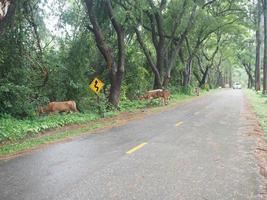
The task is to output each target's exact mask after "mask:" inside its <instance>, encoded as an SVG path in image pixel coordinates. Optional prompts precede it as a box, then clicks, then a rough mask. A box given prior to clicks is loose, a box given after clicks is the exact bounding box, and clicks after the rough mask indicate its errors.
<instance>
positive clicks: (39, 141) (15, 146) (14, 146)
mask: <svg viewBox="0 0 267 200" xmlns="http://www.w3.org/2000/svg"><path fill="white" fill-rule="evenodd" d="M112 123H114V122H104V123H95V124H93V125H90V126H87V127H83V128H79V129H75V130H70V131H64V132H59V133H55V134H53V135H52V134H51V135H44V136H42V137H38V138H30V139H27V140H25V141H23V142H14V143H11V144H7V145H3V146H0V157H1V156H6V155H11V154H14V153H16V152H20V151H25V150H28V149H34V148H36V147H38V146H40V145H44V144H48V143H51V142H54V141H59V140H62V139H64V138H70V137H75V136H79V135H81V134H82V133H86V132H88V131H92V130H95V129H98V128H101V127H104V126H108V125H111V124H112Z"/></svg>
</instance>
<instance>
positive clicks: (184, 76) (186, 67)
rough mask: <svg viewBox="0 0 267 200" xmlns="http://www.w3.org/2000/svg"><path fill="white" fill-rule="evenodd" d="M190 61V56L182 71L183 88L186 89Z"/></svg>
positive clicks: (189, 72)
mask: <svg viewBox="0 0 267 200" xmlns="http://www.w3.org/2000/svg"><path fill="white" fill-rule="evenodd" d="M192 60H193V56H190V58H189V59H188V61H187V63H186V66H185V69H184V71H183V86H184V87H187V86H189V84H190V78H191V71H192Z"/></svg>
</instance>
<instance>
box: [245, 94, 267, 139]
mask: <svg viewBox="0 0 267 200" xmlns="http://www.w3.org/2000/svg"><path fill="white" fill-rule="evenodd" d="M246 94H247V97H248V99H249V101H250V103H251V105H252V108H253V110H254V112H255V113H256V115H257V118H258V121H259V124H260V126H261V127H262V129H263V131H264V133H265V138H266V140H267V95H263V94H261V93H256V92H255V91H253V90H246Z"/></svg>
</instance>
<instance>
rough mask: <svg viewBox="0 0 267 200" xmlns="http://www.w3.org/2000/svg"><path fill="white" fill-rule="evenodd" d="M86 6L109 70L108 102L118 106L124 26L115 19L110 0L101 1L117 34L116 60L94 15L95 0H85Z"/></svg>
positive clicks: (97, 42)
mask: <svg viewBox="0 0 267 200" xmlns="http://www.w3.org/2000/svg"><path fill="white" fill-rule="evenodd" d="M85 4H86V8H87V11H88V15H89V19H90V22H91V24H92V27H91V26H89V29H90V30H91V31H92V33H93V34H94V36H95V41H96V44H97V47H98V49H99V51H100V52H101V53H102V55H103V57H104V59H105V60H106V64H107V66H108V68H109V70H110V80H111V88H110V94H109V102H110V103H111V104H113V105H114V106H116V107H117V106H118V104H119V100H120V88H121V83H122V78H123V74H124V71H125V47H124V28H123V26H122V25H121V24H120V23H119V22H118V21H117V20H116V16H115V15H114V11H113V7H112V4H111V1H110V0H105V1H103V6H104V8H105V9H107V12H108V16H109V20H110V22H111V23H112V25H113V27H114V29H115V32H116V34H117V48H118V59H117V62H116V61H115V58H114V52H113V51H112V49H111V48H110V47H109V46H108V44H107V42H106V39H105V37H104V34H103V31H102V29H101V28H100V25H99V22H98V18H97V15H96V9H97V7H96V4H97V3H96V2H95V1H94V0H85Z"/></svg>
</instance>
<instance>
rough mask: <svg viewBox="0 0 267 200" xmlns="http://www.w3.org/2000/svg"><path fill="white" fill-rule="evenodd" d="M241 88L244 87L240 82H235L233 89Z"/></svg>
mask: <svg viewBox="0 0 267 200" xmlns="http://www.w3.org/2000/svg"><path fill="white" fill-rule="evenodd" d="M241 88H242V87H241V85H240V83H234V85H233V89H241Z"/></svg>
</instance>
